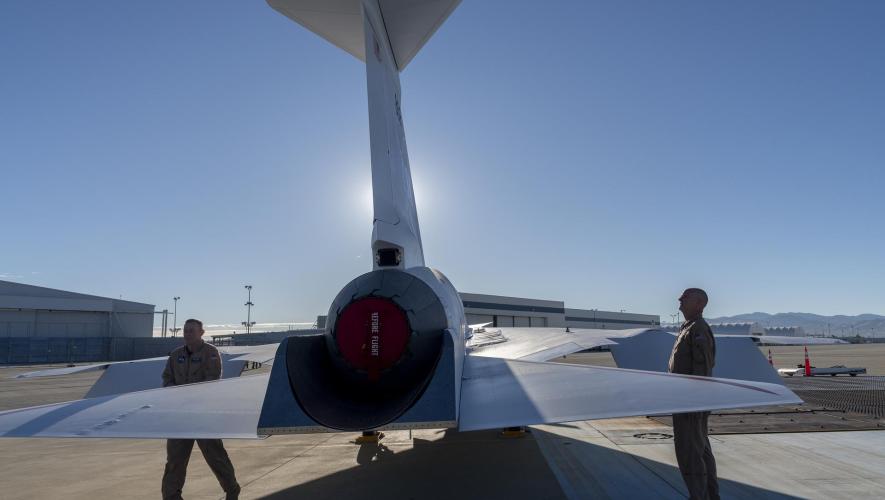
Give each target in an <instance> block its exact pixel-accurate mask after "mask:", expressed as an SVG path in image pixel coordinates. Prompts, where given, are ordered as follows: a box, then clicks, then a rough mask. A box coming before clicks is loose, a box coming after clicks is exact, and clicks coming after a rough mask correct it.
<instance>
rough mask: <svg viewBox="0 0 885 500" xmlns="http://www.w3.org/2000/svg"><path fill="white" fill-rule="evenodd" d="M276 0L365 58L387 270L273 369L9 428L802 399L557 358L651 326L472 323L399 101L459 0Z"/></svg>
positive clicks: (253, 422) (364, 279) (115, 396)
mask: <svg viewBox="0 0 885 500" xmlns="http://www.w3.org/2000/svg"><path fill="white" fill-rule="evenodd" d="M268 3H269V4H270V5H271V7H273V8H274V9H276V10H278V11H279V12H281V13H283V14H285V15H286V16H288V17H289V18H291V19H293V20H295V21H296V22H298V23H299V24H301V25H302V26H304V27H306V28H308V29H309V30H311V31H313V32H315V33H317V34H318V35H320V36H321V37H323V38H325V39H326V40H328V41H330V42H331V43H333V44H335V45H337V46H338V47H340V48H342V49H344V50H345V51H347V52H349V53H351V54H353V55H354V56H356V57H357V58H359V59H361V60H363V61H365V64H366V79H367V85H368V100H369V124H370V135H371V157H372V189H373V196H374V213H375V220H374V227H373V232H372V243H371V244H372V254H373V256H374V266H373V270H372V271H370V272H368V273H366V274H363V275H362V276H359V277H357V278H355V279H354V280H353V281H351V282H350V283H348V284H347V285H346V286H344V288H343V289H342V290H341V292H340V293H339V294H338V296H337V297H336V298H335V299H334V301H333V302H332V306H331V308H330V310H329V316H328V317H329V321H328V325H327V327H326V330H325V333H324V334H318V335H307V336H296V337H290V338H288V339H286V340H285V341H284V342H282V343H281V344H280V345H279V346H278V347H276V352H275V355H274V360H273V366H272V369H271V372H270V373H269V374H265V375H254V376H245V377H238V378H229V379H225V380H219V381H215V382H207V383H201V384H193V385H187V386H178V387H170V388H165V389H151V390H142V391H137V392H126V391H125V390H123V391H120V390H119V388H117V390H114V391H112V392H114V393H112V394H108V395H104V396H99V397H91V398H87V399H82V400H78V401H72V402H67V403H59V404H50V405H45V406H39V407H33V408H24V409H18V410H11V411H5V412H0V436H5V437H104V438H107V437H120V438H256V437H258V436H261V435H270V434H280V433H299V432H332V431H338V430H353V431H357V430H371V429H407V428H439V427H450V428H458V429H460V430H477V429H490V428H501V427H509V426H521V425H530V424H540V423H555V422H567V421H575V420H587V419H595V418H610V417H621V416H631V415H648V414H662V413H674V412H691V411H703V410H715V409H723V408H737V407H749V406H760V405H772V404H788V403H799V402H801V400H800V399H799V398H798V397H797V396H796V395H795V394H793V393H792V392H791V391H790V390H789V389H787V388H785V387H784V386H783V385H780V384H775V383H764V382H756V381H746V380H735V379H723V378H708V377H694V376H685V375H671V374H666V373H660V372H655V371H642V370H633V369H622V368H604V367H594V366H576V365H567V364H559V363H547V362H545V361H548V360H550V359H553V358H557V357H560V356H563V355H566V354H569V353H572V352H576V351H580V350H584V349H587V348H591V347H595V346H601V345H611V344H617V343H618V341H619V339H621V340H623V339H627V338H633V337H638V336H639V334H643V333H646V330H625V331H611V330H574V331H571V332H569V331H563V330H561V329H553V328H547V329H530V330H527V329H518V328H512V329H508V328H500V329H495V330H494V331H489V332H473V331H472V330H471V329H470V328H469V327H468V325H467V322H466V319H465V314H464V309H463V306H462V303H461V300H460V298H459V296H458V293H457V291H456V290H455V287H454V286H453V285H452V283H451V282H450V281H449V280H448V279H447V278H446V277H445V275H443V274H442V273H441V272H439V271H437V270H435V269H431V268H429V267H427V266H426V265H425V262H424V253H423V249H422V246H421V233H420V230H419V226H418V216H417V212H416V208H415V200H414V194H413V189H412V180H411V173H410V168H409V160H408V154H407V151H406V142H405V134H404V129H403V122H402V113H401V110H400V103H401V101H402V99H401V95H402V94H401V92H400V82H399V73H400V71H402V70H403V69H404V68H405V67H406V65H408V63H409V62H410V61H411V60H412V58H413V57H414V56H415V55H416V54H417V52H418V51H419V50H420V49H421V47H422V46H423V45H424V44H425V43H426V42H427V40H428V39H429V38H430V37H431V36H432V35H433V33H434V32H435V31H436V30H437V29H438V28H439V26H440V25H441V24H442V23H443V22H444V21H445V19H446V18H447V17H448V16H449V14H450V13H451V12H452V11H453V10H454V9H455V7H457V5H458V3H459V0H269V2H268ZM262 349H267V347H263V348H262ZM231 354H234V353H231ZM239 354H240V355H245V354H246V353H245V352H242V353H239ZM757 354H758V355H759V356H760V357H761V353H758V350H757ZM254 355H255V357H254V358H252V359H257V358H261V357H262V356H266V354H261V353H257V354H254ZM111 366H112V367H113V366H115V365H111ZM120 392H122V393H120Z"/></svg>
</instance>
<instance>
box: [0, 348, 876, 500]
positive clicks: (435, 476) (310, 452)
mask: <svg viewBox="0 0 885 500" xmlns="http://www.w3.org/2000/svg"><path fill="white" fill-rule="evenodd" d="M835 347H841V346H835ZM601 355H605V356H608V353H593V354H580V355H577V356H569V358H567V359H566V360H565V361H568V362H589V361H591V358H600V360H599V363H600V364H606V362H605V360H604V358H603V356H601ZM609 359H610V356H609ZM32 369H34V367H27V368H24V369H23V368H0V410H3V409H11V408H18V407H23V406H28V405H35V404H45V403H50V402H56V401H64V400H70V399H78V398H80V397H82V396H83V395H84V394H85V393H86V391H87V390H88V388H89V386H90V385H91V384H92V383H93V382H94V380H95V379H96V378H97V377H98V375H99V374H98V373H86V374H79V375H74V376H69V377H55V378H46V379H32V380H14V379H10V376H13V375H15V374H16V373H20V372H22V371H27V370H32ZM246 376H248V375H246ZM671 436H672V431H671V429H670V427H668V426H666V425H664V424H661V423H659V422H656V421H654V420H652V419H648V418H624V419H612V420H597V421H586V422H574V423H568V424H557V425H543V426H535V427H533V428H532V429H531V433H530V434H529V435H527V436H526V437H524V438H517V439H504V438H501V437H499V436H498V434H497V432H492V431H485V432H469V433H458V432H454V431H451V430H448V431H446V430H422V431H415V432H413V433H411V434H410V433H409V432H408V431H398V432H390V433H388V435H387V436H386V437H385V439H384V440H382V444H381V445H380V446H376V445H368V446H357V445H355V444H353V443H352V440H353V439H354V438H355V437H356V436H355V434H354V433H333V434H310V435H298V436H274V437H271V438H268V439H266V440H255V441H249V440H240V441H238V440H227V441H225V444H226V446H227V448H228V451H229V453H230V455H231V459H232V460H233V462H234V465H235V467H236V469H237V474H238V478H239V480H240V483H241V485H242V486H243V493H242V496H241V497H242V498H379V497H383V498H393V499H398V498H404V499H405V498H409V499H423V498H430V499H434V498H459V499H472V498H484V499H495V498H508V499H509V498H685V496H686V491H685V488H684V486H683V484H682V480H681V477H680V476H679V471H678V469H677V468H676V463H675V456H674V455H673V443H672V437H671ZM711 441H712V443H713V451H714V454H715V455H716V457H717V460H718V464H719V474H720V484H721V488H722V493H723V498H885V432H880V431H860V432H829V433H824V432H815V433H790V434H765V435H758V434H745V435H725V436H712V437H711ZM164 461H165V442H164V441H162V440H108V439H0V498H3V499H31V498H34V499H36V498H75V499H79V498H82V499H87V498H158V497H159V489H160V477H161V475H162V471H163V464H164ZM184 495H185V497H186V498H222V497H223V494H222V492H221V489H220V487H219V486H218V483H217V482H216V480H215V477H214V476H213V475H212V473H211V472H210V470H209V468H208V467H207V466H206V463H205V461H204V460H203V459H202V457H201V456H200V454H199V452H198V451H195V452H194V456H193V457H192V459H191V464H190V468H189V471H188V481H187V484H186V486H185V490H184Z"/></svg>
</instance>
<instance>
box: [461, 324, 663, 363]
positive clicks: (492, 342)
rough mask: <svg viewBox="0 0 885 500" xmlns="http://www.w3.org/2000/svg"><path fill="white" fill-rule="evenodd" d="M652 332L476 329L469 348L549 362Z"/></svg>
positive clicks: (474, 351)
mask: <svg viewBox="0 0 885 500" xmlns="http://www.w3.org/2000/svg"><path fill="white" fill-rule="evenodd" d="M647 331H649V330H648V329H647V328H640V329H632V330H592V329H571V330H568V331H567V330H566V329H565V328H498V327H495V328H485V329H484V330H479V331H475V332H474V333H473V337H472V338H471V339H470V344H469V345H468V348H469V350H470V354H471V355H472V356H482V357H493V358H502V359H521V360H524V361H548V360H551V359H555V358H558V357H561V356H565V355H567V354H572V353H574V352H578V351H583V350H586V349H592V348H594V347H600V346H604V345H612V344H616V343H617V340H618V339H620V338H628V337H632V336H635V335H639V334H641V333H644V332H647Z"/></svg>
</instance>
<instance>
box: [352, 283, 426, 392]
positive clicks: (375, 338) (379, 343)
mask: <svg viewBox="0 0 885 500" xmlns="http://www.w3.org/2000/svg"><path fill="white" fill-rule="evenodd" d="M335 330H336V332H335V342H336V343H337V344H338V350H339V352H340V353H341V355H342V356H343V357H344V359H345V360H346V361H347V363H348V364H350V366H351V367H353V368H356V369H357V370H365V371H367V372H368V374H369V380H378V378H379V376H380V372H381V371H382V370H384V369H387V368H390V367H391V366H393V365H394V364H396V362H397V361H399V359H400V358H401V357H402V355H403V353H404V352H405V350H406V346H407V345H408V344H409V336H410V335H411V329H410V328H409V321H408V318H406V314H405V313H404V312H403V311H402V309H400V308H399V306H397V305H396V304H395V303H394V302H393V301H391V300H388V299H383V298H378V297H365V298H362V299H359V300H356V301H354V302H351V303H350V304H348V305H347V307H345V308H344V311H342V312H341V315H340V316H339V317H338V321H336V324H335Z"/></svg>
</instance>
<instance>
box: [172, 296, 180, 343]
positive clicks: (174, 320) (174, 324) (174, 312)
mask: <svg viewBox="0 0 885 500" xmlns="http://www.w3.org/2000/svg"><path fill="white" fill-rule="evenodd" d="M180 298H181V297H172V300H174V301H175V307H174V308H173V310H172V330H171V331H172V336H173V337H174V336H175V334H176V333H178V328H177V326H178V299H180Z"/></svg>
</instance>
